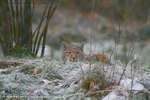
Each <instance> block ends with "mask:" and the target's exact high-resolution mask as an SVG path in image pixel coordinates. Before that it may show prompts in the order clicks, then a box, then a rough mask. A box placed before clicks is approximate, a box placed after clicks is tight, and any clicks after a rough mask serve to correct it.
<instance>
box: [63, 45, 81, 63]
mask: <svg viewBox="0 0 150 100" xmlns="http://www.w3.org/2000/svg"><path fill="white" fill-rule="evenodd" d="M83 57H84V53H83V45H77V44H66V43H65V44H64V51H63V60H64V63H65V62H66V61H70V62H77V61H80V60H83Z"/></svg>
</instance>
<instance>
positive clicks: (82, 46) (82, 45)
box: [79, 43, 84, 51]
mask: <svg viewBox="0 0 150 100" xmlns="http://www.w3.org/2000/svg"><path fill="white" fill-rule="evenodd" d="M79 48H80V49H81V51H83V48H84V43H81V44H80V46H79Z"/></svg>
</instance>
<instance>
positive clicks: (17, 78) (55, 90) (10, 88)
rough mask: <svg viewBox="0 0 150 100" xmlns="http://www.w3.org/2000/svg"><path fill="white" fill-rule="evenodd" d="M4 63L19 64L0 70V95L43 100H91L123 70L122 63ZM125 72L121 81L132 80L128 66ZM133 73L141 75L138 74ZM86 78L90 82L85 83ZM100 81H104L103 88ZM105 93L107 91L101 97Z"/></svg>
mask: <svg viewBox="0 0 150 100" xmlns="http://www.w3.org/2000/svg"><path fill="white" fill-rule="evenodd" d="M4 61H7V62H12V61H14V62H18V63H20V64H19V65H9V66H7V67H6V68H4V66H2V67H3V69H0V70H1V71H0V90H1V91H0V94H1V95H7V96H12V95H13V96H28V97H29V96H30V97H31V98H32V97H36V96H40V97H41V96H46V98H50V99H48V100H62V99H63V100H81V99H83V100H91V97H92V98H93V96H91V95H89V94H90V92H91V91H92V93H93V92H95V91H97V90H98V91H100V90H103V89H105V88H106V84H107V83H110V82H111V81H112V80H113V81H114V80H116V81H117V80H119V78H120V74H121V73H122V71H123V68H122V65H121V64H115V65H102V64H100V63H95V64H92V65H89V64H87V63H85V62H73V63H71V62H68V63H66V64H63V63H62V62H60V61H56V60H49V59H46V58H42V59H40V58H39V59H14V58H10V59H8V58H7V59H5V60H4ZM0 68H1V67H0ZM127 69H129V70H127V71H126V73H125V76H124V78H127V77H128V78H130V77H131V76H130V74H129V73H130V65H129V66H128V67H127ZM113 72H114V73H113ZM136 73H138V74H140V73H139V72H138V71H137V72H136ZM138 74H136V75H135V77H137V78H138V79H139V80H142V79H143V77H140V76H141V75H138ZM144 75H145V77H144V79H150V78H149V76H150V74H147V75H146V74H144V73H143V75H142V76H144ZM148 75H149V76H148ZM88 77H89V78H90V79H91V80H89V81H88V82H86V81H87V80H86V79H87V78H88ZM102 81H104V82H106V84H105V83H104V86H103V85H102V83H103V82H102ZM85 86H87V87H88V88H86V87H85ZM102 87H103V88H102ZM85 88H86V89H85ZM107 94H108V92H107V93H105V94H103V95H107ZM87 96H88V97H87ZM101 96H102V95H101ZM94 97H95V96H94ZM96 97H97V96H96ZM97 98H100V97H97ZM41 100H42V99H41Z"/></svg>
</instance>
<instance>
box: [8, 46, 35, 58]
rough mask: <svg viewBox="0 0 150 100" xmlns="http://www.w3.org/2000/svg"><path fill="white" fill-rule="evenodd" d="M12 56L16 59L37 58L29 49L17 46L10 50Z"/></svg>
mask: <svg viewBox="0 0 150 100" xmlns="http://www.w3.org/2000/svg"><path fill="white" fill-rule="evenodd" d="M8 55H10V56H14V57H21V58H23V57H36V55H34V54H33V53H32V52H31V51H30V50H29V49H27V48H25V47H22V46H16V47H14V48H12V49H10V51H9V54H8Z"/></svg>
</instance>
